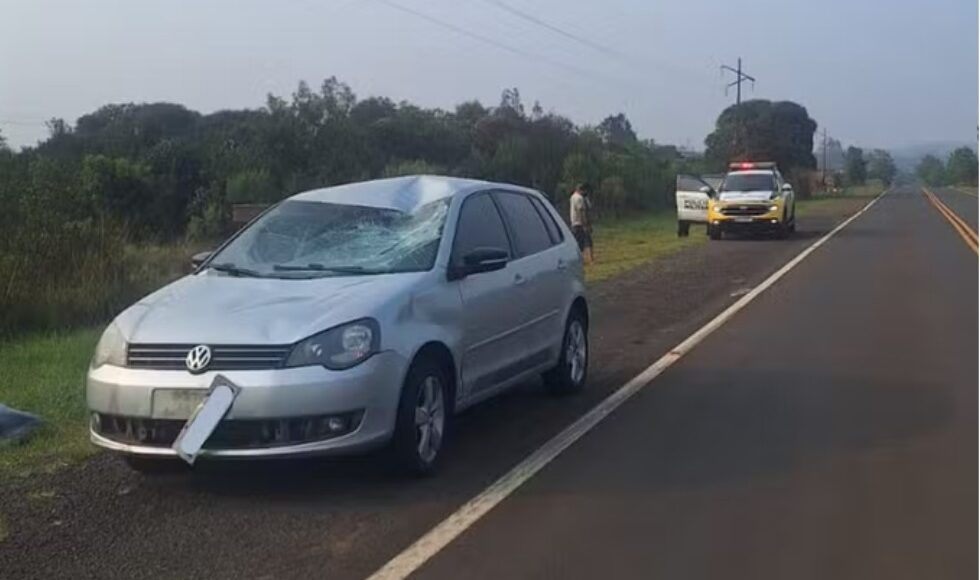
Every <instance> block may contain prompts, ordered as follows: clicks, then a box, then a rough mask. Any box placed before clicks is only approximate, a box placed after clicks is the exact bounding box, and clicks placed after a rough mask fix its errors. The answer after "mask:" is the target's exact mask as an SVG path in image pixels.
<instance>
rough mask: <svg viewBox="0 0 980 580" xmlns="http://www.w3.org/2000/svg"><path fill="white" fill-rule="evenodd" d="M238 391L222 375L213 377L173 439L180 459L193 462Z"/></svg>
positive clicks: (174, 448)
mask: <svg viewBox="0 0 980 580" xmlns="http://www.w3.org/2000/svg"><path fill="white" fill-rule="evenodd" d="M238 393H239V388H238V385H235V384H234V383H232V382H231V381H229V380H228V379H226V378H225V377H223V376H222V375H218V376H216V377H215V378H214V382H212V383H211V388H210V389H209V390H208V392H207V396H206V397H205V398H204V400H203V401H202V402H201V403H200V404H199V405H198V406H197V408H196V409H195V410H194V413H193V414H191V418H190V420H188V421H187V423H185V424H184V428H183V429H181V430H180V434H179V435H177V439H176V440H175V441H174V444H173V450H174V451H176V452H177V455H178V456H179V457H180V458H181V459H183V460H184V461H186V462H187V463H189V464H191V465H193V464H194V461H195V460H196V459H197V456H198V454H200V453H201V449H202V448H203V447H204V444H205V443H206V442H207V440H208V437H210V436H211V433H213V432H214V430H215V429H217V427H218V424H219V423H221V421H222V420H223V419H224V418H225V415H227V414H228V411H229V410H230V409H231V406H232V404H233V403H234V402H235V397H237V396H238Z"/></svg>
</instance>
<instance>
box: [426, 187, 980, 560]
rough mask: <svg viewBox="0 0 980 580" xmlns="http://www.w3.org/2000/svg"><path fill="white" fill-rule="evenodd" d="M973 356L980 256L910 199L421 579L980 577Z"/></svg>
mask: <svg viewBox="0 0 980 580" xmlns="http://www.w3.org/2000/svg"><path fill="white" fill-rule="evenodd" d="M951 196H952V193H949V194H948V195H944V198H945V197H951ZM950 205H953V204H952V203H950ZM960 205H962V207H960ZM956 207H959V208H960V209H961V210H965V209H969V208H970V207H972V212H973V213H972V216H973V220H974V221H973V224H974V226H975V224H976V200H975V198H974V199H973V200H972V206H971V204H970V203H967V204H957V206H956ZM963 217H964V218H965V219H966V218H967V217H968V216H963ZM977 346H978V345H977V255H976V253H974V251H973V250H971V249H970V248H968V247H967V246H966V244H964V242H963V241H962V240H961V238H960V237H958V236H957V235H956V234H955V233H954V232H953V230H952V228H951V227H950V226H949V224H948V223H947V222H946V221H945V220H944V219H943V218H942V217H940V216H939V214H938V212H937V211H936V210H935V209H934V208H933V207H932V206H931V205H930V204H929V203H928V202H927V201H926V200H925V198H924V197H923V196H922V195H921V194H920V193H919V191H918V190H915V189H911V188H904V189H899V190H897V191H895V192H893V193H890V194H889V195H887V196H885V197H883V198H882V199H881V200H880V201H879V203H877V204H876V205H875V206H874V207H872V208H871V209H870V210H869V211H868V212H867V213H866V214H865V215H863V216H861V217H860V218H858V219H857V220H856V221H855V222H853V223H852V224H851V225H850V226H848V227H847V228H845V229H844V230H842V231H841V232H840V233H839V234H838V235H837V236H836V237H834V238H832V239H831V240H830V241H829V242H828V243H827V244H825V245H824V246H823V247H821V248H820V249H819V250H817V252H815V253H814V254H813V255H811V256H810V257H809V258H808V259H807V260H806V261H804V262H802V263H801V264H800V265H799V266H798V267H797V268H796V269H794V270H792V271H790V272H789V273H788V274H787V276H786V277H785V278H783V279H782V280H781V281H779V282H778V283H777V284H776V285H775V286H774V287H772V288H770V289H769V291H767V292H766V293H764V294H762V295H761V296H760V297H759V298H758V299H757V300H756V301H754V302H752V303H751V304H750V305H749V306H748V307H747V308H746V309H744V310H743V311H741V312H740V313H739V314H738V315H737V316H736V317H735V318H734V319H732V320H731V321H730V322H729V323H728V324H727V325H725V326H723V327H722V328H721V329H719V330H718V331H717V332H716V333H714V334H713V335H711V336H710V337H709V338H708V339H707V340H705V341H704V342H703V343H702V344H701V345H700V346H698V347H697V348H696V349H695V350H694V351H693V352H692V353H691V354H690V355H689V356H688V357H685V358H684V359H682V360H681V361H679V362H678V363H677V364H676V365H674V366H673V367H671V368H670V369H668V370H667V371H666V372H665V373H664V374H663V375H662V376H661V377H659V378H658V379H657V380H656V381H655V382H654V383H653V384H651V385H650V387H648V388H647V389H646V390H644V391H642V392H641V393H639V394H638V395H637V396H636V397H635V399H633V400H631V401H629V402H628V403H627V404H626V405H624V406H623V407H622V408H620V409H619V410H618V411H617V412H616V413H615V414H614V415H612V416H611V417H610V418H609V419H607V420H606V421H605V422H603V423H601V424H600V425H599V426H598V427H597V428H596V430H595V431H593V432H592V433H590V434H589V435H586V437H585V438H583V439H582V440H580V441H579V442H578V443H577V444H576V445H574V446H573V447H571V448H570V449H569V450H568V451H566V452H565V453H564V454H563V455H561V456H559V457H558V459H556V461H555V462H553V463H552V464H550V465H549V466H548V467H546V468H545V469H544V470H543V471H542V472H541V473H540V474H539V475H538V476H537V477H535V478H534V479H532V480H531V481H530V482H528V484H526V485H525V486H524V487H523V488H521V489H520V490H519V491H518V492H517V493H516V494H515V495H514V496H511V497H510V498H509V499H507V500H505V502H504V503H502V504H501V505H500V506H498V507H497V508H496V509H495V510H494V511H492V512H490V513H489V514H488V516H487V517H485V518H484V519H483V520H481V521H480V522H478V523H477V524H476V525H475V526H474V527H472V528H470V529H469V530H468V531H467V532H465V533H464V534H463V535H462V536H461V537H460V538H459V539H457V541H456V542H455V543H453V544H450V546H449V547H448V548H447V549H446V550H444V551H443V552H441V553H440V554H438V555H437V556H436V557H435V558H434V559H433V560H430V561H429V563H428V564H427V565H426V566H425V567H423V568H422V569H421V570H420V573H419V575H418V576H419V577H420V578H459V577H460V575H459V571H460V570H466V577H467V578H598V577H606V578H750V579H757V578H890V579H897V578H915V579H921V578H975V577H976V576H977V548H976V547H977V525H976V522H977V520H976V518H977V494H976V490H977V378H978V377H977Z"/></svg>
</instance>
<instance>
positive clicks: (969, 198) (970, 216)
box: [930, 187, 977, 232]
mask: <svg viewBox="0 0 980 580" xmlns="http://www.w3.org/2000/svg"><path fill="white" fill-rule="evenodd" d="M930 191H932V192H933V193H935V194H936V196H937V197H939V199H940V200H942V202H943V203H944V204H946V206H947V207H949V208H950V209H951V210H953V211H954V212H956V215H958V216H960V217H961V218H962V219H963V221H965V222H966V223H967V224H969V226H970V227H971V228H973V231H974V232H975V231H977V196H976V195H973V194H970V193H963V192H962V191H958V190H956V189H953V188H951V187H937V188H931V189H930ZM974 191H976V190H974Z"/></svg>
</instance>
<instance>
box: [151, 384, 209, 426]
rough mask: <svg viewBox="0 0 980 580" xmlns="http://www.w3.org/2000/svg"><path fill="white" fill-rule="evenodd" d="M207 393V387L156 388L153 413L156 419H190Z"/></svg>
mask: <svg viewBox="0 0 980 580" xmlns="http://www.w3.org/2000/svg"><path fill="white" fill-rule="evenodd" d="M207 395H208V391H207V389H156V390H154V391H153V407H152V409H153V410H152V413H151V415H152V416H153V418H154V419H188V418H189V417H190V416H191V415H193V414H194V411H195V410H197V407H198V405H200V404H201V401H203V400H204V397H206V396H207Z"/></svg>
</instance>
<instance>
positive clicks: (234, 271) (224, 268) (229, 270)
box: [208, 262, 263, 278]
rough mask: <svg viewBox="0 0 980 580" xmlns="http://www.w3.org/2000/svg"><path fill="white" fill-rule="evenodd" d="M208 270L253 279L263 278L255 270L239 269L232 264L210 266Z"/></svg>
mask: <svg viewBox="0 0 980 580" xmlns="http://www.w3.org/2000/svg"><path fill="white" fill-rule="evenodd" d="M208 268H211V269H212V270H217V271H219V272H224V273H226V274H231V275H232V276H248V277H252V278H262V277H263V276H262V274H260V273H259V272H256V271H255V270H249V269H248V268H239V267H238V266H236V265H234V264H232V263H231V262H225V263H223V264H209V265H208Z"/></svg>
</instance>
